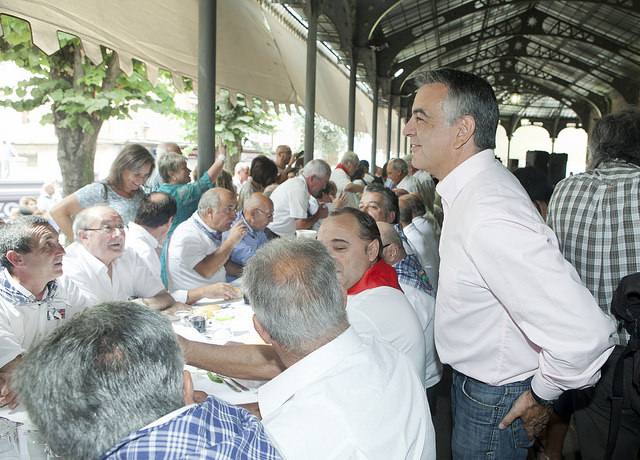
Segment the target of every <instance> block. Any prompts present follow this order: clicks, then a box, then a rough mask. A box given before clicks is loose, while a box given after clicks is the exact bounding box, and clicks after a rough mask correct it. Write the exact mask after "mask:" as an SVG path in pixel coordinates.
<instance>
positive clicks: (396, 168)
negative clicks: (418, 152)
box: [387, 158, 418, 195]
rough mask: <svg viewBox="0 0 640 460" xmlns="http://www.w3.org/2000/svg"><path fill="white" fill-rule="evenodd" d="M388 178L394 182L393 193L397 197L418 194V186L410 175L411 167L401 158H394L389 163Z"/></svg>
mask: <svg viewBox="0 0 640 460" xmlns="http://www.w3.org/2000/svg"><path fill="white" fill-rule="evenodd" d="M387 177H388V178H389V179H391V181H392V182H393V191H394V192H395V193H396V194H397V195H403V194H405V193H417V192H418V184H417V183H416V180H415V179H414V178H413V177H412V176H410V175H409V165H407V162H406V161H404V160H403V159H401V158H392V159H391V160H389V162H388V163H387Z"/></svg>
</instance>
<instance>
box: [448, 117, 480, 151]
mask: <svg viewBox="0 0 640 460" xmlns="http://www.w3.org/2000/svg"><path fill="white" fill-rule="evenodd" d="M454 123H455V124H456V128H457V130H456V137H455V141H454V144H453V146H454V147H455V148H456V149H459V148H461V147H463V146H464V145H465V144H467V142H469V140H471V139H473V135H474V134H475V133H476V120H475V118H473V117H472V116H471V115H463V116H461V117H460V118H458V119H457V120H456V121H455V122H454Z"/></svg>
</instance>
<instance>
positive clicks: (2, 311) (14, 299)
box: [0, 271, 92, 367]
mask: <svg viewBox="0 0 640 460" xmlns="http://www.w3.org/2000/svg"><path fill="white" fill-rule="evenodd" d="M4 273H5V275H4V277H5V280H6V282H7V286H4V288H3V289H2V292H1V293H0V367H3V366H4V365H6V364H7V363H9V362H10V361H12V360H13V359H14V358H15V357H16V356H18V355H20V354H23V353H24V352H26V351H28V350H29V349H30V348H31V347H32V346H34V345H37V344H38V343H39V342H40V341H42V339H44V338H45V337H46V336H47V335H49V334H50V333H51V332H53V331H54V330H55V329H56V328H57V327H59V326H60V325H61V324H64V323H65V321H67V320H69V319H70V318H71V317H73V316H74V315H75V314H76V313H79V312H81V311H82V310H84V309H85V308H86V307H88V306H90V305H91V304H92V303H91V301H90V300H89V299H88V298H87V297H86V296H84V295H83V294H82V292H80V290H79V289H78V287H77V286H76V285H75V284H74V283H73V281H71V280H70V279H69V278H67V277H64V276H63V277H61V278H58V279H57V280H56V284H57V288H56V291H55V293H54V294H53V296H52V297H51V298H50V299H48V298H47V296H48V292H49V291H48V289H47V292H46V293H45V295H44V297H43V300H35V297H34V296H33V294H32V293H31V292H29V291H28V290H27V289H25V288H24V287H23V286H22V285H21V284H20V283H18V281H17V280H15V279H14V278H13V277H12V276H11V275H10V274H9V273H8V272H6V271H5V272H4ZM11 291H14V294H13V295H12V294H11ZM16 293H17V295H16Z"/></svg>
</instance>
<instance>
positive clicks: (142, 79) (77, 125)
mask: <svg viewBox="0 0 640 460" xmlns="http://www.w3.org/2000/svg"><path fill="white" fill-rule="evenodd" d="M0 24H1V25H2V29H3V32H4V34H3V36H2V37H0V61H13V62H15V63H16V64H17V65H18V66H19V67H22V68H24V69H26V70H28V71H29V72H30V73H31V74H32V77H31V78H29V79H27V80H24V81H21V82H19V83H18V84H17V85H16V86H15V87H4V88H0V94H1V95H2V98H1V99H0V106H5V107H12V108H13V109H15V110H18V111H30V110H33V109H34V108H36V107H39V106H41V105H43V104H50V105H51V112H50V113H48V114H47V115H45V116H44V117H43V119H42V120H41V122H42V123H53V125H54V127H55V132H56V136H57V137H58V162H59V164H60V169H61V171H62V177H63V189H64V194H65V195H67V194H69V193H72V192H74V191H75V190H77V189H78V188H80V187H82V186H83V185H85V184H88V183H90V182H92V181H93V174H94V169H93V168H94V158H95V150H96V143H97V139H98V134H99V132H100V128H101V127H102V124H103V122H104V121H105V120H108V119H110V118H120V119H122V118H127V117H128V116H129V113H130V111H131V110H136V109H138V108H141V107H145V108H150V109H152V110H155V111H158V112H160V113H165V114H175V115H181V113H180V111H179V110H178V109H176V107H175V104H174V100H173V97H174V93H175V90H174V88H173V86H172V85H169V84H167V82H168V79H167V78H166V77H165V78H163V79H159V80H158V83H157V84H156V85H155V86H154V85H152V84H151V83H150V82H149V80H148V79H147V77H146V69H145V68H144V65H143V64H142V63H140V62H134V66H133V72H132V73H131V75H126V74H125V73H124V72H122V71H121V70H120V68H119V64H118V59H117V53H116V52H114V51H112V50H108V49H105V48H103V49H102V57H103V60H102V62H101V63H100V64H98V65H95V64H93V63H92V62H91V61H90V60H89V59H88V58H87V57H86V56H85V53H84V51H83V49H82V45H81V43H80V41H79V40H78V39H77V38H76V37H74V36H72V35H69V34H64V33H60V34H59V40H60V49H59V50H58V51H57V52H55V53H53V54H52V55H51V56H47V55H46V54H45V53H43V52H42V51H41V50H39V49H38V48H37V47H35V46H34V45H33V42H32V39H31V30H30V28H29V24H28V23H26V22H25V21H22V20H19V19H16V18H13V17H9V16H1V17H0Z"/></svg>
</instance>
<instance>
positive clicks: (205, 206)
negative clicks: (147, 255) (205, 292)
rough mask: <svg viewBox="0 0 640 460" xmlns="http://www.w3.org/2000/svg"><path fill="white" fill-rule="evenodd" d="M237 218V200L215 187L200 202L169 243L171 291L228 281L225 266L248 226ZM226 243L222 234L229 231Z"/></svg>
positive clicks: (230, 193)
mask: <svg viewBox="0 0 640 460" xmlns="http://www.w3.org/2000/svg"><path fill="white" fill-rule="evenodd" d="M235 218H236V196H235V194H234V193H233V192H231V191H229V190H227V189H223V188H219V187H216V188H214V189H211V190H208V191H206V192H205V193H204V194H203V195H202V197H201V198H200V202H199V203H198V210H197V211H196V212H194V213H193V215H192V216H191V217H190V218H189V219H187V220H186V221H184V222H183V223H181V224H180V225H178V228H176V231H175V232H174V233H173V236H172V237H171V241H170V242H169V254H168V257H167V261H168V264H167V271H168V273H169V288H170V289H171V290H177V289H193V288H198V287H200V286H203V285H206V284H211V283H219V282H224V281H225V268H224V264H225V263H226V262H227V260H229V256H230V255H231V251H232V250H233V248H234V247H235V245H236V244H237V243H238V242H239V241H240V240H242V238H243V237H244V235H245V233H246V232H247V226H246V225H245V224H244V222H242V221H238V222H236V223H235V224H234V225H233V227H232V226H231V224H232V223H233V221H234V220H235ZM229 229H231V230H230V231H229V234H228V236H227V238H226V239H225V240H224V241H223V239H222V234H223V232H226V231H227V230H229Z"/></svg>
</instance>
